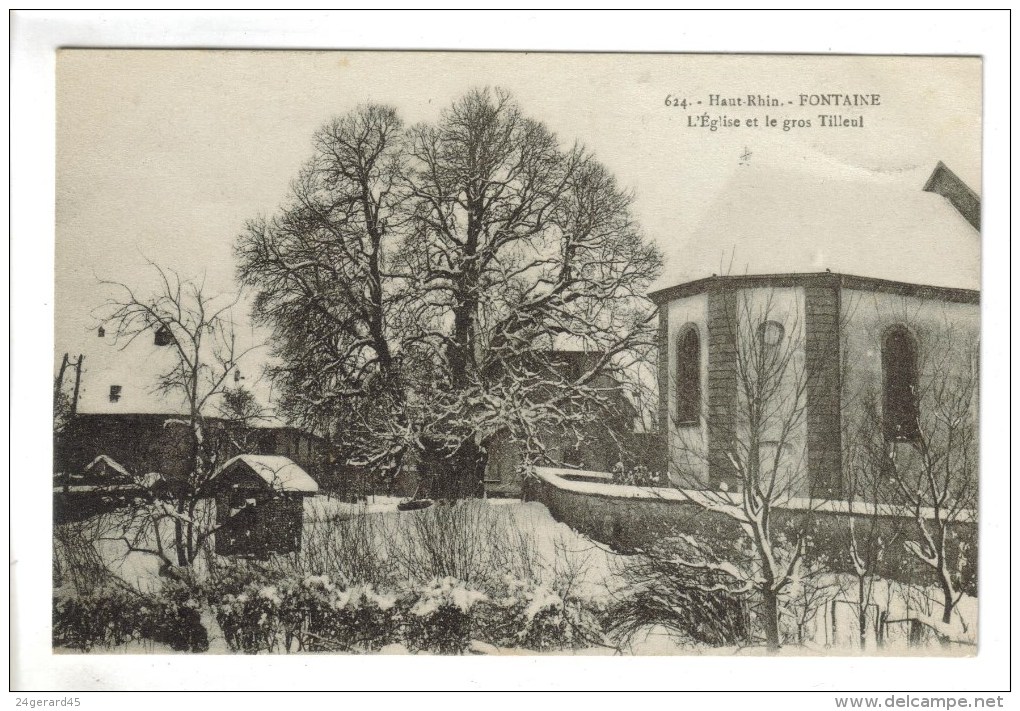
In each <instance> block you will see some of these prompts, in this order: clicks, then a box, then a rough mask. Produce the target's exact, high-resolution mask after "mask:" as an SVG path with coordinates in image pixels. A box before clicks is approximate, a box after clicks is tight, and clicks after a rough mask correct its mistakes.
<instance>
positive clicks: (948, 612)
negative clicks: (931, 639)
mask: <svg viewBox="0 0 1020 711" xmlns="http://www.w3.org/2000/svg"><path fill="white" fill-rule="evenodd" d="M940 582H941V584H942V621H943V622H944V623H946V624H947V625H948V624H949V623H950V622H952V621H953V608H954V607H955V606H956V603H955V602H954V601H953V597H954V595H953V586H952V585H951V584H950V583H949V581H948V580H946V579H945V577H943V578H942V580H941V581H940Z"/></svg>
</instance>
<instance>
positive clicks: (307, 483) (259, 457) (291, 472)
mask: <svg viewBox="0 0 1020 711" xmlns="http://www.w3.org/2000/svg"><path fill="white" fill-rule="evenodd" d="M235 467H244V468H246V469H248V470H249V471H251V472H252V473H253V474H255V475H256V476H258V477H259V478H260V479H262V481H264V482H265V483H266V484H267V485H268V486H269V487H270V488H271V489H273V490H274V491H277V492H279V493H303V494H314V493H316V492H317V491H318V490H319V485H318V484H317V483H316V482H315V479H313V478H312V477H311V476H309V475H308V472H306V471H305V470H304V469H302V468H301V467H299V466H298V465H297V464H295V463H294V462H293V461H291V460H290V459H288V458H287V457H281V456H277V455H269V454H241V455H239V456H236V457H234V458H233V459H230V460H229V461H227V462H226V463H225V464H224V465H223V466H222V467H220V469H219V471H217V472H216V474H215V476H216V477H219V476H220V475H222V474H223V473H224V472H226V471H228V470H230V469H233V468H235Z"/></svg>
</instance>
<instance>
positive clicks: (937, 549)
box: [884, 323, 978, 624]
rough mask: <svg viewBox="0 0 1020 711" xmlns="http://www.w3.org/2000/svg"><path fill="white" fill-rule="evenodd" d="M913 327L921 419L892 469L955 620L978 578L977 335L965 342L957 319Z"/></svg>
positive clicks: (917, 540)
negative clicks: (973, 547) (970, 534)
mask: <svg viewBox="0 0 1020 711" xmlns="http://www.w3.org/2000/svg"><path fill="white" fill-rule="evenodd" d="M913 331H914V334H915V338H916V343H917V347H916V352H915V354H914V355H915V358H916V371H915V376H916V386H914V387H913V388H912V392H913V402H911V403H909V404H908V406H907V408H906V409H907V410H908V411H911V412H912V415H911V417H916V422H911V426H910V427H909V428H908V430H912V431H907V432H906V433H904V435H903V437H902V443H901V444H899V445H897V444H896V442H895V441H894V442H893V444H892V446H891V447H890V456H889V462H888V470H889V473H890V476H891V479H892V481H893V482H894V484H895V486H896V489H897V490H898V492H899V494H900V495H901V497H902V500H903V501H904V502H905V503H906V505H907V506H908V507H909V509H910V511H911V513H912V514H913V518H914V524H915V525H914V530H913V532H912V535H907V536H906V541H905V544H904V545H905V546H906V548H907V550H908V551H909V552H910V553H911V554H912V555H913V556H914V557H916V558H917V559H918V560H920V561H921V562H922V563H923V564H924V565H926V566H928V567H929V568H930V569H931V570H932V572H933V573H934V575H935V579H936V581H937V584H938V586H939V588H940V589H941V592H942V622H943V623H946V624H949V623H950V622H951V621H952V615H953V610H954V608H955V607H956V605H957V603H958V602H959V601H960V599H961V598H962V596H963V593H964V589H965V588H968V587H970V586H971V585H972V584H973V583H974V579H975V570H974V565H973V563H974V560H973V559H972V558H970V557H969V556H971V555H972V553H971V551H970V550H969V546H970V543H969V542H968V540H967V536H966V535H965V534H964V533H963V531H962V529H963V527H964V526H971V527H976V525H977V484H978V479H977V477H978V426H977V406H978V403H977V397H978V362H977V343H976V342H970V343H968V342H965V337H964V336H963V335H962V334H961V333H960V331H959V330H958V329H957V328H955V327H954V326H953V325H952V324H951V323H945V324H943V325H941V326H939V327H928V328H924V327H921V326H920V325H918V326H916V327H915V328H914V329H913ZM888 400H889V397H888V396H887V397H886V402H885V403H884V405H885V408H886V409H890V408H891V407H892V403H890V402H888ZM973 555H976V553H975V554H973Z"/></svg>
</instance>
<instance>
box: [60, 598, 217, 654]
mask: <svg viewBox="0 0 1020 711" xmlns="http://www.w3.org/2000/svg"><path fill="white" fill-rule="evenodd" d="M200 607H201V603H200V601H198V600H197V599H196V598H195V596H194V594H193V592H192V590H191V588H189V587H188V586H186V585H184V584H172V583H167V585H166V586H165V587H164V589H163V590H161V591H159V592H158V593H142V592H139V591H137V590H133V589H130V588H127V587H125V586H119V585H118V586H108V587H102V588H97V589H95V590H93V591H92V592H91V593H89V594H87V595H79V594H76V593H75V592H74V591H73V590H72V589H70V588H63V589H58V590H56V591H55V593H54V597H53V643H54V644H55V645H64V646H68V647H71V648H74V649H81V650H83V651H86V652H87V651H90V650H92V649H94V648H96V647H115V646H118V645H121V644H125V643H127V642H131V641H137V640H149V641H153V642H159V643H161V644H166V645H167V646H169V647H170V648H171V649H174V650H177V651H182V652H204V651H206V650H207V649H208V648H209V636H208V633H207V632H206V630H205V627H204V626H203V625H202V622H201V616H200V614H199V609H200Z"/></svg>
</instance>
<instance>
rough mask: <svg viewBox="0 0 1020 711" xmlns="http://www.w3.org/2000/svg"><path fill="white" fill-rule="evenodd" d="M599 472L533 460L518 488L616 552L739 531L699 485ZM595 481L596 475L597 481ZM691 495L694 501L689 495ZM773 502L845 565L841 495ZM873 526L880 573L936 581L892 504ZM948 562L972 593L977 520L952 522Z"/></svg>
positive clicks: (827, 557) (863, 519) (840, 568)
mask: <svg viewBox="0 0 1020 711" xmlns="http://www.w3.org/2000/svg"><path fill="white" fill-rule="evenodd" d="M600 476H604V475H600V474H599V473H597V472H583V471H576V472H575V471H572V470H560V469H541V468H536V469H535V470H533V471H532V472H530V473H529V475H528V476H527V477H526V478H525V481H524V486H523V491H522V496H523V498H524V499H525V500H526V501H537V502H540V503H542V504H545V506H546V508H548V509H549V512H550V514H552V516H553V518H555V519H556V520H557V521H561V522H563V523H565V524H567V525H568V526H570V527H571V528H573V529H575V530H577V531H579V532H581V533H583V534H585V535H587V536H589V537H590V538H592V539H594V540H596V541H599V542H602V543H605V544H607V545H609V546H612V547H613V548H614V549H616V550H618V551H620V552H624V553H627V552H634V551H637V550H640V549H644V548H648V547H650V546H651V545H654V544H655V543H656V542H657V541H660V540H662V539H664V538H668V537H670V536H676V535H678V534H687V535H691V536H693V537H695V538H699V539H702V540H715V541H732V540H737V539H738V538H739V537H740V536H742V535H743V532H742V530H741V528H740V525H739V524H738V523H737V522H736V521H734V520H733V519H732V518H730V517H729V516H726V515H725V514H723V513H720V512H717V511H710V510H706V509H705V508H704V507H702V506H700V505H699V504H698V503H696V502H695V501H696V500H697V499H698V498H699V495H698V492H681V491H679V490H676V489H666V488H642V487H635V486H621V485H616V484H610V483H605V482H602V481H599V478H600ZM596 482H598V483H596ZM692 499H694V501H692ZM792 503H793V506H790V507H783V508H777V509H774V511H773V514H774V522H773V526H775V527H776V528H775V530H783V529H784V528H786V529H789V530H791V531H792V530H796V529H798V528H800V527H805V528H806V529H807V531H808V537H809V539H810V545H809V547H808V551H807V555H808V556H809V557H811V558H813V559H816V560H819V559H824V562H825V564H826V566H827V567H828V568H829V569H830V570H832V571H833V572H844V573H850V572H852V571H853V567H852V565H851V562H850V557H849V541H850V521H851V516H850V514H849V513H848V512H847V510H846V504H845V503H843V502H825V503H822V504H819V503H818V502H812V504H811V505H810V506H805V505H804V503H805V502H798V501H794V502H792ZM872 518H873V517H871V516H864V515H855V516H854V517H853V519H854V521H855V525H856V526H858V527H861V528H859V529H858V530H865V529H864V528H863V527H864V526H869V525H871V521H872ZM877 530H878V535H880V536H881V537H882V539H883V541H884V542H886V545H885V551H884V554H883V558H882V560H881V562H880V564H879V565H878V573H879V575H880V576H881V577H883V578H886V579H889V580H897V581H900V582H904V583H912V584H918V585H934V584H936V580H935V576H934V574H933V571H932V570H931V569H930V568H928V567H927V566H926V565H924V564H923V563H921V562H920V561H919V560H917V558H916V557H914V556H913V555H912V554H911V553H910V552H909V551H907V550H906V548H905V547H904V543H905V542H906V541H909V540H914V539H915V536H916V535H917V524H916V522H915V521H914V520H913V519H912V518H909V517H907V516H904V515H903V512H902V511H898V510H896V509H895V508H894V507H882V508H880V515H879V516H878V517H877ZM950 548H951V554H952V559H951V561H950V563H951V567H953V566H955V565H956V561H957V560H958V556H959V555H960V554H961V553H962V554H963V555H964V560H965V564H964V574H963V581H964V584H963V588H964V590H965V591H966V592H968V593H969V594H975V595H976V594H977V589H976V588H977V575H976V572H977V571H976V565H977V526H976V525H975V524H974V523H960V524H957V525H956V527H955V530H954V532H953V537H952V544H951V546H950Z"/></svg>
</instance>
